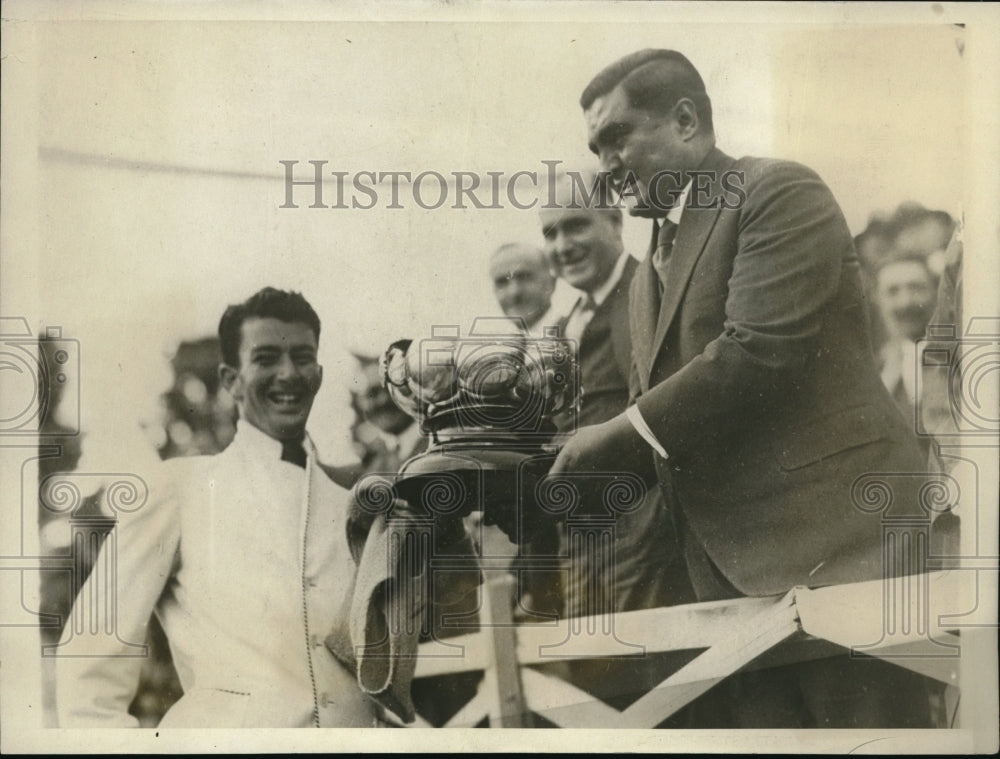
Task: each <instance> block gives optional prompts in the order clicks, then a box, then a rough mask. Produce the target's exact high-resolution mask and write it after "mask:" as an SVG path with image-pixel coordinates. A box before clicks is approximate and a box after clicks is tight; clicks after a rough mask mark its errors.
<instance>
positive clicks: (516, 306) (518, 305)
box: [490, 247, 555, 327]
mask: <svg viewBox="0 0 1000 759" xmlns="http://www.w3.org/2000/svg"><path fill="white" fill-rule="evenodd" d="M490 279H492V280H493V293H494V295H496V299H497V303H499V304H500V308H501V309H502V310H503V312H504V314H505V315H507V316H509V317H511V318H518V317H520V318H522V319H524V322H525V324H526V325H527V326H529V327H530V326H531V325H533V324H534V323H535V322H537V321H538V320H539V319H540V318H541V317H542V315H544V314H545V312H546V311H548V310H549V306H550V305H551V304H552V291H553V290H554V289H555V279H554V278H553V277H552V274H551V273H550V272H549V270H548V267H547V266H546V265H545V261H544V260H543V259H542V257H541V256H540V255H539V254H538V252H537V251H536V250H534V249H532V248H520V247H515V248H510V249H505V250H501V251H499V252H498V253H496V254H495V255H494V257H493V260H492V261H490Z"/></svg>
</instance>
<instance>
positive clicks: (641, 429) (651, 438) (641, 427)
mask: <svg viewBox="0 0 1000 759" xmlns="http://www.w3.org/2000/svg"><path fill="white" fill-rule="evenodd" d="M625 416H626V417H628V420H629V422H631V423H632V426H633V427H635V431H636V432H638V433H639V434H640V435H642V439H643V440H645V441H646V442H647V443H649V445H650V446H651V447H652V448H653V450H654V451H656V452H657V453H658V454H660V456H661V457H662V458H664V459H668V458H670V457H669V456H668V455H667V452H666V451H665V450H663V446H662V445H660V441H659V440H657V439H656V436H655V435H654V434H653V431H652V430H651V429H649V425H648V424H646V420H645V419H643V418H642V414H640V413H639V407H638V406H635V405H632V406H629V407H628V408H627V409H625Z"/></svg>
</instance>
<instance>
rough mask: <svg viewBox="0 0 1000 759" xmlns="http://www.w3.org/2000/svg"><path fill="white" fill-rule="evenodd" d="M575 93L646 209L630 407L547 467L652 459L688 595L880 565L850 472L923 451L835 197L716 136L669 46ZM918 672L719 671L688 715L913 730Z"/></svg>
mask: <svg viewBox="0 0 1000 759" xmlns="http://www.w3.org/2000/svg"><path fill="white" fill-rule="evenodd" d="M580 103H581V106H582V107H583V110H584V116H585V120H586V125H587V133H588V137H589V141H590V148H591V150H592V151H593V152H594V153H595V154H596V155H597V156H598V158H599V159H600V162H601V167H602V169H603V170H605V171H606V172H608V174H609V177H610V179H611V182H612V184H613V186H614V187H615V188H616V189H618V190H619V191H620V193H621V194H622V195H623V196H625V197H628V198H630V199H631V201H632V202H633V213H635V214H636V215H643V216H647V217H650V218H653V219H654V220H655V221H654V222H653V243H652V245H651V250H650V251H649V254H648V256H647V257H646V259H645V260H644V261H643V263H642V264H641V265H640V266H639V269H638V271H637V272H636V275H635V277H634V279H633V281H632V287H631V293H630V298H631V303H630V309H629V310H630V333H631V338H632V349H633V362H634V367H633V372H632V377H633V383H632V395H633V397H634V398H636V399H637V400H636V403H635V404H634V405H632V406H630V407H629V408H628V410H627V411H624V412H622V413H619V414H617V415H615V416H614V417H612V418H611V419H610V420H608V421H605V422H602V423H600V424H596V425H593V426H589V427H583V428H581V429H580V430H579V431H578V433H577V434H576V435H575V436H574V437H573V438H572V439H570V440H569V441H568V442H567V443H566V445H565V446H564V447H563V448H562V450H561V452H560V454H559V457H558V459H557V461H556V463H555V465H554V467H553V472H554V473H559V472H562V471H566V472H591V471H604V472H607V471H615V469H616V467H617V468H620V467H622V466H623V462H632V466H634V467H635V468H636V469H638V470H640V471H643V472H647V473H648V472H649V470H650V469H651V468H654V467H655V472H656V477H657V479H658V481H659V485H660V487H662V488H663V489H664V491H665V495H666V497H667V500H668V502H675V503H676V504H677V510H676V514H677V517H678V522H679V524H678V531H679V534H680V538H681V542H682V550H683V553H684V558H685V562H686V565H687V569H688V573H689V576H690V579H691V582H692V586H693V588H694V591H695V594H696V596H697V599H698V600H699V601H710V600H715V599H725V598H735V597H738V596H768V595H776V594H781V593H784V592H786V591H788V590H790V589H791V588H793V587H795V586H797V585H806V586H811V587H816V586H822V585H832V584H841V583H851V582H857V581H861V580H875V579H879V578H882V577H883V572H884V570H883V550H884V546H883V539H882V522H881V519H880V518H879V516H878V515H873V514H870V513H866V512H864V511H862V510H861V509H860V508H858V506H857V505H856V504H855V503H854V501H853V499H852V484H853V483H854V482H855V480H856V479H857V478H858V477H859V476H861V475H864V474H867V473H877V472H919V471H922V470H923V469H924V467H923V458H922V456H921V454H920V450H919V447H918V445H917V442H916V439H915V435H914V434H913V433H912V432H911V431H910V430H908V429H907V427H906V425H905V423H904V421H903V419H902V418H901V416H900V415H899V413H898V412H897V411H896V409H895V407H894V405H893V402H892V400H891V398H890V397H889V394H888V392H887V391H886V389H885V388H884V387H883V386H882V383H881V382H880V380H879V376H878V373H877V372H876V370H875V367H874V362H873V361H872V348H871V345H870V343H869V340H868V329H867V320H866V310H865V301H864V297H863V293H862V288H861V281H860V277H859V266H858V260H857V257H856V256H855V253H854V248H853V244H852V239H851V235H850V233H849V231H848V228H847V224H846V223H845V221H844V217H843V215H842V213H841V211H840V208H839V207H838V205H837V202H836V200H835V199H834V197H833V195H832V193H831V192H830V190H829V189H828V188H827V187H826V185H825V184H824V183H823V182H822V181H821V180H820V178H819V177H818V176H817V175H816V174H815V172H813V171H811V170H810V169H808V168H806V167H804V166H801V165H799V164H795V163H791V162H788V161H780V160H771V159H760V158H740V159H734V158H731V157H729V156H727V155H726V154H725V153H723V152H722V151H720V150H719V149H718V148H717V147H716V146H715V133H714V128H713V123H712V106H711V101H710V99H709V97H708V94H707V92H706V90H705V84H704V82H703V80H702V78H701V76H700V74H699V73H698V71H697V70H696V69H695V67H694V66H693V65H692V64H691V62H690V61H689V60H688V59H687V58H686V57H684V56H683V55H681V54H680V53H678V52H676V51H672V50H642V51H639V52H637V53H633V54H631V55H628V56H626V57H625V58H623V59H621V60H619V61H617V62H615V63H613V64H611V65H610V66H608V67H607V68H605V69H604V70H603V71H601V72H600V73H599V74H598V75H597V76H596V77H595V78H594V79H593V80H592V81H591V83H590V84H589V85H588V86H587V88H586V89H585V90H584V92H583V95H582V97H581V100H580ZM624 465H627V464H624ZM904 482H905V484H902V483H904ZM893 485H894V487H895V490H894V492H893V498H894V509H896V508H898V509H899V512H895V511H894V514H898V513H901V512H907V513H908V512H909V511H910V510H914V512H915V513H916V514H918V515H922V512H921V511H920V510H919V508H918V506H917V504H918V499H917V489H918V488H919V486H920V478H917V477H910V478H903V477H899V478H896V479H894V480H893ZM860 642H861V641H859V643H860ZM929 687H932V686H929V685H928V683H927V681H925V680H924V679H923V678H921V677H920V676H918V675H916V674H914V673H912V672H909V671H906V670H903V669H902V668H900V667H896V666H895V665H892V664H888V663H885V662H881V661H878V660H873V659H865V658H850V657H847V656H838V657H832V658H827V659H819V660H816V661H807V662H800V663H796V664H792V665H787V666H784V667H775V668H771V669H764V670H760V671H756V672H750V673H744V674H740V675H737V676H735V677H732V678H728V679H727V680H726V681H725V682H724V683H723V684H721V685H717V686H716V687H715V688H714V689H713V690H710V691H709V692H708V693H707V694H706V700H705V701H703V702H702V703H703V704H708V708H707V710H701V712H700V713H699V709H697V708H695V709H693V710H692V714H694V715H695V716H696V721H695V724H694V726H701V727H710V726H718V727H746V728H778V727H792V728H795V727H855V728H858V727H880V728H888V727H892V728H902V727H925V726H926V727H929V726H932V725H931V721H932V720H931V715H930V696H929V691H928V688H929ZM694 706H697V704H695V705H694Z"/></svg>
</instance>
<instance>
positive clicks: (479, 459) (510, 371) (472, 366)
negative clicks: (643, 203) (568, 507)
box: [381, 317, 579, 543]
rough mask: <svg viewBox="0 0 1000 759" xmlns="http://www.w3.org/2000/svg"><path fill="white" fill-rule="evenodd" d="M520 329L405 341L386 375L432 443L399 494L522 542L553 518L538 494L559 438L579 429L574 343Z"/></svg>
mask: <svg viewBox="0 0 1000 759" xmlns="http://www.w3.org/2000/svg"><path fill="white" fill-rule="evenodd" d="M518 321H519V320H512V319H508V318H503V317H497V318H479V319H476V320H475V322H474V323H473V327H472V330H471V331H470V332H469V334H468V335H467V336H464V337H463V336H462V335H461V334H460V333H459V330H458V328H456V327H447V328H442V327H437V328H435V329H434V330H433V333H432V336H431V337H430V338H429V339H424V340H398V341H396V342H394V343H393V344H392V345H390V346H389V348H388V349H387V350H386V351H385V354H384V355H383V356H382V360H381V375H382V382H383V384H384V385H385V387H386V389H387V390H388V392H389V394H390V396H391V397H392V399H393V401H394V402H395V403H396V405H397V406H399V408H401V409H402V410H403V411H405V412H406V413H407V414H409V415H410V416H412V417H413V418H415V419H416V420H417V421H418V422H419V423H420V426H421V429H422V431H423V432H424V434H426V435H429V436H430V438H431V442H430V445H429V447H428V450H427V451H426V452H424V453H421V454H418V455H417V456H414V457H413V458H411V459H409V460H408V461H407V462H405V463H404V464H403V466H402V467H401V468H400V471H399V474H398V476H397V478H396V480H395V485H394V486H395V489H396V491H397V493H399V495H400V496H401V497H402V498H405V499H406V500H407V501H409V502H410V504H411V505H415V506H419V507H421V508H423V509H426V510H427V511H429V512H431V513H432V514H433V515H443V514H454V515H465V514H468V513H470V512H472V511H476V510H481V511H482V512H483V519H484V522H485V523H486V524H496V525H498V526H499V527H500V529H502V530H503V531H504V532H505V533H506V534H507V536H508V537H509V538H510V539H511V540H512V541H514V542H516V543H522V542H525V541H527V540H530V539H531V537H532V535H534V534H535V532H536V531H537V530H538V529H539V527H541V526H542V525H543V524H544V523H545V521H546V520H547V519H550V518H551V517H552V515H550V514H547V513H546V512H545V510H544V509H542V508H540V507H539V506H538V505H537V499H536V497H535V492H536V488H537V485H538V483H539V481H540V480H541V478H543V477H544V476H545V475H546V474H547V473H548V471H549V468H550V467H551V466H552V462H553V461H554V459H555V450H556V449H557V447H558V441H559V438H560V436H561V435H564V434H566V433H569V432H572V431H574V430H575V419H576V411H577V408H578V405H579V376H578V375H579V368H578V364H577V360H576V350H575V343H574V342H573V341H570V340H566V339H564V338H560V337H559V333H558V330H557V329H551V330H546V334H545V335H544V336H543V337H531V336H528V335H526V334H525V332H524V330H523V327H522V326H521V325H520V324H519V323H518ZM557 422H558V424H557Z"/></svg>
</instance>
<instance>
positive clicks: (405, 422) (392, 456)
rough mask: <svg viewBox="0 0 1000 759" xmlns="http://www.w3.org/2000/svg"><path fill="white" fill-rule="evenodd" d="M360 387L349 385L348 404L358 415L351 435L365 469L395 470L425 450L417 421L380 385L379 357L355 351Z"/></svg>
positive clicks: (387, 471) (390, 471) (394, 471)
mask: <svg viewBox="0 0 1000 759" xmlns="http://www.w3.org/2000/svg"><path fill="white" fill-rule="evenodd" d="M354 357H355V358H356V359H357V361H358V365H359V368H360V370H361V371H360V374H359V377H358V381H359V387H358V388H356V389H355V388H352V389H351V406H352V407H353V408H354V411H355V413H356V414H357V416H358V420H357V422H356V423H355V425H354V428H353V434H354V439H355V440H356V441H357V442H358V444H359V445H360V447H361V452H360V454H361V455H360V457H361V469H362V471H364V472H381V473H391V474H395V473H396V472H398V471H399V468H400V467H401V466H402V465H403V463H405V462H406V460H407V459H409V458H411V457H413V456H416V455H417V454H418V453H422V452H423V451H425V450H427V438H426V437H424V435H423V434H422V433H421V431H420V425H419V424H417V422H416V420H415V419H413V417H411V416H410V415H409V414H407V413H406V412H404V411H402V410H401V409H400V408H399V407H398V406H396V404H395V403H393V401H392V398H391V397H390V396H389V392H388V391H387V390H386V389H385V388H384V387H383V386H382V381H381V378H380V377H379V368H378V362H379V360H378V358H377V357H375V356H370V355H364V354H360V353H355V354H354Z"/></svg>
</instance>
